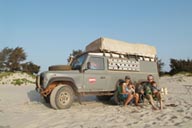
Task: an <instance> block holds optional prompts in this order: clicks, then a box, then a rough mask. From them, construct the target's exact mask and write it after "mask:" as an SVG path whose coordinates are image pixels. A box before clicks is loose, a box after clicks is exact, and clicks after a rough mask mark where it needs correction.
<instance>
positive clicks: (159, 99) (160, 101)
mask: <svg viewBox="0 0 192 128" xmlns="http://www.w3.org/2000/svg"><path fill="white" fill-rule="evenodd" d="M157 98H158V101H159V103H160V109H161V110H162V109H163V102H162V96H161V93H160V92H158V93H157Z"/></svg>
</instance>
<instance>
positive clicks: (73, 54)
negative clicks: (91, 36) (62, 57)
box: [67, 49, 83, 63]
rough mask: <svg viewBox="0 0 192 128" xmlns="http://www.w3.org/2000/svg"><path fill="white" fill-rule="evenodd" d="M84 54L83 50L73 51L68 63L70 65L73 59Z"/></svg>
mask: <svg viewBox="0 0 192 128" xmlns="http://www.w3.org/2000/svg"><path fill="white" fill-rule="evenodd" d="M82 53H83V51H82V50H81V49H78V50H73V52H72V53H71V54H70V55H69V57H68V59H67V61H68V62H69V63H71V59H72V58H73V57H75V56H78V55H81V54H82Z"/></svg>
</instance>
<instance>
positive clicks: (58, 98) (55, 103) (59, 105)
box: [50, 85, 74, 109]
mask: <svg viewBox="0 0 192 128" xmlns="http://www.w3.org/2000/svg"><path fill="white" fill-rule="evenodd" d="M73 100H74V92H73V89H72V88H71V87H70V86H68V85H59V86H57V87H56V88H54V89H53V91H52V93H51V97H50V103H51V106H52V107H53V108H54V109H67V108H70V107H71V105H72V103H73Z"/></svg>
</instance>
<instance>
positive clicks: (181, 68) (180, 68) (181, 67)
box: [170, 59, 192, 75]
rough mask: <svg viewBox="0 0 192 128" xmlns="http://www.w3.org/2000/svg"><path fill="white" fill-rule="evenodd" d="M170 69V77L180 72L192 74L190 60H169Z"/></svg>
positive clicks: (191, 61)
mask: <svg viewBox="0 0 192 128" xmlns="http://www.w3.org/2000/svg"><path fill="white" fill-rule="evenodd" d="M170 67H171V71H170V74H171V75H174V74H177V73H180V72H188V73H192V60H190V59H187V60H183V59H180V60H177V59H170Z"/></svg>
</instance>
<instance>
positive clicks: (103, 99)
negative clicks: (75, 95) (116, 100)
mask: <svg viewBox="0 0 192 128" xmlns="http://www.w3.org/2000/svg"><path fill="white" fill-rule="evenodd" d="M111 97H113V96H97V99H98V100H100V101H109V100H110V99H111Z"/></svg>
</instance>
